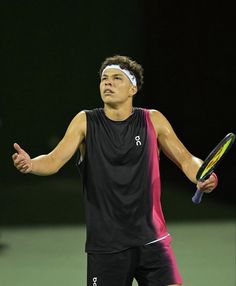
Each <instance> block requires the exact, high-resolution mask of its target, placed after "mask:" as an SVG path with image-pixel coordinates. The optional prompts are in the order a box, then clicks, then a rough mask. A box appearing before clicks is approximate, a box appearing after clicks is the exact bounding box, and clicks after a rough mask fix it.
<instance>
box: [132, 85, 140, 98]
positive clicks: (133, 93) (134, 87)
mask: <svg viewBox="0 0 236 286" xmlns="http://www.w3.org/2000/svg"><path fill="white" fill-rule="evenodd" d="M137 92H138V88H137V86H134V85H131V88H130V93H131V95H132V96H134V95H135V94H136V93H137Z"/></svg>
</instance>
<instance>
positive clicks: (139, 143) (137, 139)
mask: <svg viewBox="0 0 236 286" xmlns="http://www.w3.org/2000/svg"><path fill="white" fill-rule="evenodd" d="M134 139H135V141H136V145H137V146H140V145H142V143H141V141H140V140H141V139H140V136H139V135H138V136H135V138H134Z"/></svg>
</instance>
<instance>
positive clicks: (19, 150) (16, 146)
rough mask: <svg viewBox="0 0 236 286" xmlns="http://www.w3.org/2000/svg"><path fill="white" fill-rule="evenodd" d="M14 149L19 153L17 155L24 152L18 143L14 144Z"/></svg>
mask: <svg viewBox="0 0 236 286" xmlns="http://www.w3.org/2000/svg"><path fill="white" fill-rule="evenodd" d="M13 147H14V148H15V150H16V151H17V153H22V151H24V150H23V149H21V147H20V145H19V144H17V143H14V144H13Z"/></svg>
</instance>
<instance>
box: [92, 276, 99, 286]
mask: <svg viewBox="0 0 236 286" xmlns="http://www.w3.org/2000/svg"><path fill="white" fill-rule="evenodd" d="M97 281H98V278H97V277H93V286H98V284H97Z"/></svg>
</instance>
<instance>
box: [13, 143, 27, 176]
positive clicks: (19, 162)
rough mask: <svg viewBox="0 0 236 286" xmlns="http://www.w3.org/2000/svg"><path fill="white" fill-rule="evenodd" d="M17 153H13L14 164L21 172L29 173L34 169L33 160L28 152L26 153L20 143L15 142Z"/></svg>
mask: <svg viewBox="0 0 236 286" xmlns="http://www.w3.org/2000/svg"><path fill="white" fill-rule="evenodd" d="M13 146H14V148H15V150H16V153H14V154H13V155H12V160H13V163H14V166H15V167H16V168H17V170H18V171H20V172H21V173H24V174H27V173H30V172H31V171H32V161H31V158H30V156H29V154H28V153H26V152H25V151H24V150H23V149H22V148H21V147H20V145H19V144H17V143H14V145H13Z"/></svg>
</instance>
